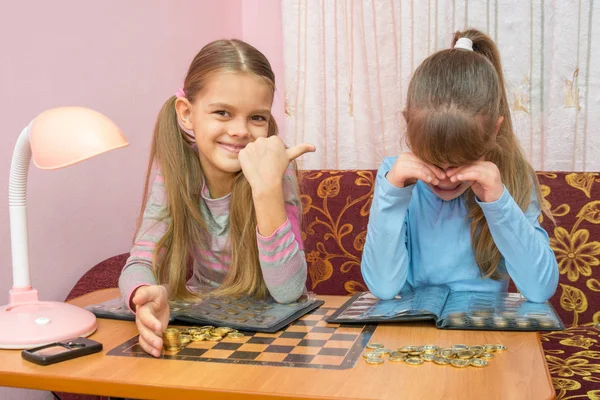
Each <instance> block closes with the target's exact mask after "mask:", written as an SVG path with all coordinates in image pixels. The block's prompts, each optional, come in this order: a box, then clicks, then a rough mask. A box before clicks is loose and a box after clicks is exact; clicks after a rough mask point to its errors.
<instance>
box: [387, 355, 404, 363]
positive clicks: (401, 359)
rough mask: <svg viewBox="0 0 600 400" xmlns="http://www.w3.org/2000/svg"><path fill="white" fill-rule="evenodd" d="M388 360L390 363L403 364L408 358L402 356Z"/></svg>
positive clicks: (391, 357)
mask: <svg viewBox="0 0 600 400" xmlns="http://www.w3.org/2000/svg"><path fill="white" fill-rule="evenodd" d="M388 360H389V361H390V362H403V361H404V360H406V357H404V356H400V357H397V356H390V358H388Z"/></svg>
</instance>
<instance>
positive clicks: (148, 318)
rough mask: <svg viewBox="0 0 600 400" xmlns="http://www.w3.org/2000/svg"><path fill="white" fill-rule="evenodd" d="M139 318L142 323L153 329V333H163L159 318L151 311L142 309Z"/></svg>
mask: <svg viewBox="0 0 600 400" xmlns="http://www.w3.org/2000/svg"><path fill="white" fill-rule="evenodd" d="M138 318H139V320H140V322H141V323H142V324H143V325H144V326H146V327H148V329H151V330H152V332H160V333H162V331H163V327H162V324H161V323H160V321H159V320H158V318H156V316H155V315H154V314H152V313H151V312H150V310H149V309H148V308H146V307H143V308H141V309H140V310H139V311H138Z"/></svg>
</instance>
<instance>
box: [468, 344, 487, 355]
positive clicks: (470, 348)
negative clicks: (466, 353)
mask: <svg viewBox="0 0 600 400" xmlns="http://www.w3.org/2000/svg"><path fill="white" fill-rule="evenodd" d="M469 350H471V351H472V352H474V353H478V352H480V351H483V350H485V349H484V347H483V346H480V345H475V346H471V347H469Z"/></svg>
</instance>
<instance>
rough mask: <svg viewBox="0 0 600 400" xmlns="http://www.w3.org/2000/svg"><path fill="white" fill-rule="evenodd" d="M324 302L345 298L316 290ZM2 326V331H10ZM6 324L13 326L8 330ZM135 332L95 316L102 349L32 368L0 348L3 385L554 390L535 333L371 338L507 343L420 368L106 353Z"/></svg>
mask: <svg viewBox="0 0 600 400" xmlns="http://www.w3.org/2000/svg"><path fill="white" fill-rule="evenodd" d="M117 296H118V289H105V290H100V291H97V292H93V293H89V294H87V295H84V296H82V297H79V298H77V299H75V300H73V301H71V303H73V304H76V305H79V306H84V305H88V304H93V303H98V302H101V301H106V300H109V299H111V298H114V297H117ZM319 298H320V299H322V300H325V305H324V306H325V307H339V306H341V305H342V304H343V303H344V302H345V301H346V300H347V299H348V298H347V297H342V296H319ZM6 328H7V327H2V328H1V329H6ZM8 328H9V329H10V327H8ZM136 334H137V330H136V327H135V324H134V323H133V322H126V321H116V320H107V319H98V330H97V331H96V332H95V333H94V334H93V335H92V336H90V338H91V339H94V340H96V341H99V342H101V343H102V344H103V345H104V350H103V351H102V352H101V353H97V354H93V355H90V356H85V357H81V358H77V359H74V360H69V361H66V362H62V363H58V364H54V365H50V366H45V367H43V366H38V365H36V364H32V363H30V362H28V361H25V360H23V359H22V358H21V353H20V351H19V350H0V386H12V387H20V388H30V389H42V390H52V391H62V392H74V393H93V394H100V395H105V396H118V397H130V398H152V399H185V398H202V399H232V398H240V399H241V398H243V399H261V398H269V399H275V398H286V399H306V398H310V399H315V398H344V399H398V398H406V399H467V398H473V399H481V398H485V399H528V400H532V399H551V398H554V396H555V392H554V388H553V386H552V381H551V379H550V374H549V372H548V368H547V366H546V362H545V360H544V353H543V351H542V346H541V343H540V340H539V336H538V334H537V333H535V332H498V331H451V330H440V329H436V328H435V326H434V325H433V324H432V323H404V324H385V325H380V326H378V327H377V329H376V330H375V332H374V334H373V336H372V338H371V341H372V342H377V343H383V344H384V345H385V346H386V347H389V348H392V349H395V348H398V347H401V346H404V345H409V344H413V345H422V344H437V345H439V346H444V347H446V346H450V345H452V344H456V343H464V344H467V345H474V344H485V343H491V344H504V345H506V346H507V347H508V350H507V351H505V352H502V353H499V354H497V356H496V357H494V358H493V359H492V360H491V361H490V363H489V366H487V367H485V368H473V367H469V368H464V369H461V368H454V367H451V366H438V365H435V364H433V363H424V364H423V365H420V366H411V365H408V364H404V363H401V364H396V363H390V362H387V361H386V362H385V363H384V364H382V365H378V366H372V365H368V364H366V363H365V362H364V361H363V360H362V359H359V360H358V361H357V363H356V366H355V367H354V368H350V369H346V370H318V369H311V368H291V367H287V368H286V367H272V366H255V365H236V364H219V363H209V362H196V361H183V360H165V359H150V358H133V357H117V356H107V355H106V353H107V352H108V351H109V350H111V349H113V348H115V347H116V346H118V345H120V344H122V343H123V342H125V341H127V340H128V339H131V338H132V337H134V336H135V335H136Z"/></svg>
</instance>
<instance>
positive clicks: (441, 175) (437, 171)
mask: <svg viewBox="0 0 600 400" xmlns="http://www.w3.org/2000/svg"><path fill="white" fill-rule="evenodd" d="M426 165H427V166H428V167H429V169H430V170H431V171H432V172H433V173H434V174H435V176H436V177H437V178H438V179H446V174H445V173H444V171H442V169H441V168H438V167H436V166H435V165H432V164H427V163H426Z"/></svg>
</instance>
